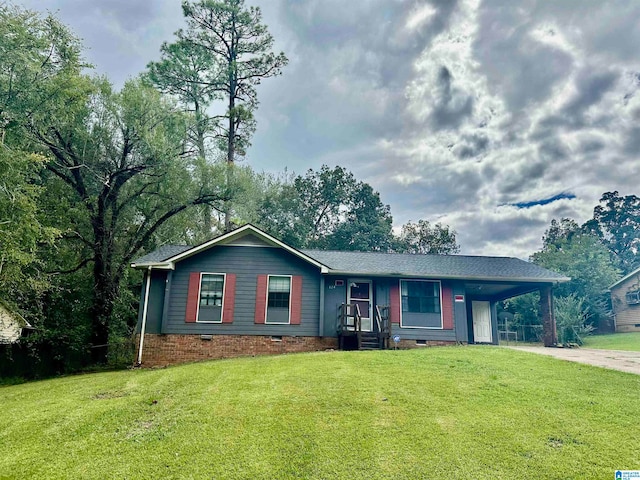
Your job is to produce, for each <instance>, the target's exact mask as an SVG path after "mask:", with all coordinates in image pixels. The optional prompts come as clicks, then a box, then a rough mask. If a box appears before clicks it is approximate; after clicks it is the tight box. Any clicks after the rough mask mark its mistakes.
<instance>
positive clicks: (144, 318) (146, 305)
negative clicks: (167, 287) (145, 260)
mask: <svg viewBox="0 0 640 480" xmlns="http://www.w3.org/2000/svg"><path fill="white" fill-rule="evenodd" d="M150 287H151V267H149V268H148V269H147V285H146V286H145V290H144V304H143V306H142V326H141V327H140V346H139V347H138V362H137V365H141V364H142V347H144V332H145V330H146V327H147V310H148V309H149V288H150Z"/></svg>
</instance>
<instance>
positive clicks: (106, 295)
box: [91, 258, 120, 364]
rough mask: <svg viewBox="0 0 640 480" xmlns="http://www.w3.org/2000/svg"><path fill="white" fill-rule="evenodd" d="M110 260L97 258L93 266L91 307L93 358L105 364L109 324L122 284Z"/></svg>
mask: <svg viewBox="0 0 640 480" xmlns="http://www.w3.org/2000/svg"><path fill="white" fill-rule="evenodd" d="M110 270H111V269H110V266H109V264H108V262H105V261H104V259H103V258H96V260H95V262H94V267H93V282H94V283H93V305H92V307H91V321H92V323H91V347H92V348H91V360H92V361H93V363H98V364H104V363H106V362H107V355H108V353H109V347H108V344H109V325H110V320H111V315H112V313H113V305H114V302H115V300H116V298H117V297H118V293H119V289H120V285H119V282H118V280H117V279H116V278H114V276H113V275H112V272H111V271H110Z"/></svg>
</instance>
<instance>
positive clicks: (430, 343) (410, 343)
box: [391, 339, 457, 349]
mask: <svg viewBox="0 0 640 480" xmlns="http://www.w3.org/2000/svg"><path fill="white" fill-rule="evenodd" d="M456 343H457V342H454V341H451V340H427V341H426V342H425V343H424V344H418V343H416V341H415V340H406V339H405V340H402V339H401V340H400V343H398V344H397V347H398V348H401V349H405V348H424V347H445V346H448V345H456ZM394 346H396V344H395V343H394V342H393V341H392V342H391V348H393V347H394Z"/></svg>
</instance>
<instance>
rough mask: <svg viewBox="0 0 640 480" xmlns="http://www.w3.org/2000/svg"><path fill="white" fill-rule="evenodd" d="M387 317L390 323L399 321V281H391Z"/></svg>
mask: <svg viewBox="0 0 640 480" xmlns="http://www.w3.org/2000/svg"><path fill="white" fill-rule="evenodd" d="M389 307H390V308H389V317H391V323H398V324H399V323H400V281H395V282H393V283H391V288H390V289H389Z"/></svg>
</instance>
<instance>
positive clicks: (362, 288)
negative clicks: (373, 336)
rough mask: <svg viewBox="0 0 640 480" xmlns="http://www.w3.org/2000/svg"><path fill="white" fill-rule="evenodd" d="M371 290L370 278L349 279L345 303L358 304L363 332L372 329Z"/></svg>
mask: <svg viewBox="0 0 640 480" xmlns="http://www.w3.org/2000/svg"><path fill="white" fill-rule="evenodd" d="M371 290H372V289H371V280H357V279H356V280H349V288H348V289H347V303H348V304H354V305H358V308H359V309H360V316H361V318H362V331H363V332H370V331H371V330H372V329H373V328H372V327H373V315H372V313H373V295H372V293H371Z"/></svg>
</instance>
